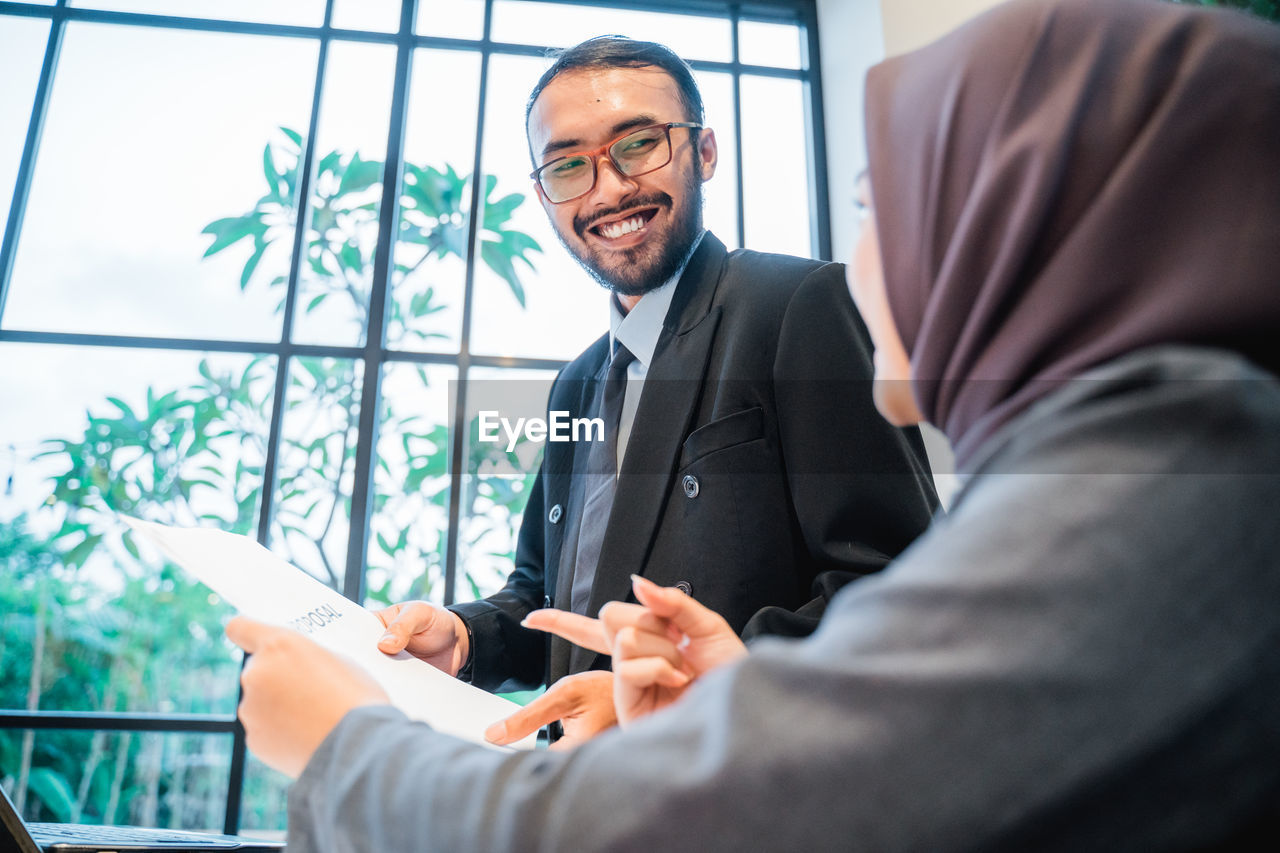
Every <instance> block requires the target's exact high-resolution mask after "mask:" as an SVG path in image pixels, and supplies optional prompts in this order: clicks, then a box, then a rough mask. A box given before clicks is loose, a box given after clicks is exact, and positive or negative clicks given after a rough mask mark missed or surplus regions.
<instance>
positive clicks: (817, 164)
mask: <svg viewBox="0 0 1280 853" xmlns="http://www.w3.org/2000/svg"><path fill="white" fill-rule="evenodd" d="M801 14H802V15H803V16H804V17H803V19H802V22H801V27H802V29H803V32H804V37H805V45H806V47H807V48H808V49H807V50H806V51H805V54H804V72H805V74H804V92H805V94H806V95H807V96H808V97H806V98H805V100H804V132H805V141H806V142H807V143H808V146H809V158H808V164H809V186H810V188H811V189H812V192H811V193H810V195H809V245H810V251H812V252H813V253H814V257H816V258H820V259H822V260H824V261H829V260H831V208H830V207H829V204H830V195H831V193H830V189H829V187H827V174H828V173H827V131H826V122H825V120H824V117H823V111H822V74H821V73H820V72H819V69H820V68H821V64H820V57H819V53H818V11H817V8H816V7H814V6H812V5H807V6H805V7H804V9H803V10H801Z"/></svg>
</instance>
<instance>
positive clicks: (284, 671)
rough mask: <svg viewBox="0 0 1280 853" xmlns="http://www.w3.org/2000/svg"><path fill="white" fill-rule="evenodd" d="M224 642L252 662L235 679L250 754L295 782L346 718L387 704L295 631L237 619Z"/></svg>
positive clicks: (344, 664) (349, 667)
mask: <svg viewBox="0 0 1280 853" xmlns="http://www.w3.org/2000/svg"><path fill="white" fill-rule="evenodd" d="M227 638H228V639H230V640H231V642H233V643H235V644H236V645H237V646H239V647H240V648H242V649H244V650H245V651H246V652H248V653H249V654H250V655H251V657H250V658H249V659H248V661H247V662H246V663H245V667H244V670H243V672H241V674H240V684H241V685H242V686H243V688H244V693H243V696H242V697H241V699H240V721H241V722H242V723H243V724H244V731H245V738H246V742H247V743H248V746H249V749H250V750H252V751H253V753H254V754H255V755H257V756H258V757H259V758H260V759H262V761H263V762H264V763H266V764H267V765H268V766H270V767H274V768H275V769H277V770H279V771H281V772H282V773H286V774H288V775H289V776H292V777H293V778H295V779H296V778H297V777H298V775H299V774H301V773H302V770H303V768H304V767H306V766H307V762H308V761H310V760H311V755H312V754H313V753H314V752H315V751H316V749H317V748H318V747H319V746H320V744H321V742H322V741H324V739H325V738H326V737H328V735H329V732H331V731H333V728H334V726H336V725H338V722H339V721H340V720H341V719H342V718H343V717H344V716H346V714H347V712H348V711H350V710H351V709H352V708H357V707H360V706H362V705H385V704H387V703H388V702H389V701H390V699H389V697H388V696H387V694H386V691H384V690H383V689H382V688H381V687H380V686H378V684H377V682H375V681H374V680H373V679H372V678H370V677H369V674H368V673H366V672H365V671H364V670H363V669H361V668H360V667H358V666H356V665H355V664H354V663H353V662H351V661H349V660H347V659H346V658H343V657H340V656H338V655H335V654H333V653H332V652H330V651H327V650H325V649H323V648H321V647H320V646H318V645H317V644H316V643H315V642H314V641H312V640H310V639H308V638H306V637H304V636H303V635H302V634H299V633H298V632H297V631H293V630H290V629H288V628H279V627H276V626H274V625H267V624H266V623H263V622H255V621H254V620H252V619H247V618H245V617H244V616H237V617H235V618H234V619H232V620H231V621H230V622H228V623H227Z"/></svg>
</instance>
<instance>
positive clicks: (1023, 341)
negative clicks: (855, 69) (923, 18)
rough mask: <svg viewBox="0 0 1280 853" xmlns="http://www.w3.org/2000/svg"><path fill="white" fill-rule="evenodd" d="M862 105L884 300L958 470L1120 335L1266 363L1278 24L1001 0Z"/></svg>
mask: <svg viewBox="0 0 1280 853" xmlns="http://www.w3.org/2000/svg"><path fill="white" fill-rule="evenodd" d="M866 113H867V115H866V126H867V146H868V154H869V158H870V177H871V186H872V195H873V199H874V203H875V208H876V220H877V224H878V231H879V235H880V245H881V254H882V257H883V259H884V267H885V284H886V287H887V290H888V297H889V305H890V309H891V311H892V313H893V316H894V319H895V321H896V323H897V325H898V328H899V331H900V332H901V334H902V338H903V342H904V343H905V344H906V348H907V351H908V353H909V354H910V356H911V363H912V375H913V390H914V393H915V395H916V399H917V402H918V403H919V405H920V409H921V411H922V412H923V413H924V414H925V416H926V418H927V419H928V420H929V421H930V422H932V423H934V424H935V425H937V426H938V427H940V428H941V429H942V430H943V431H944V432H945V433H946V434H947V436H948V437H949V438H950V440H951V443H952V445H953V446H954V447H955V450H956V458H957V464H958V467H960V469H961V470H965V468H966V462H967V461H968V460H969V459H971V458H972V457H973V455H974V451H975V450H977V448H978V447H979V446H980V445H981V444H982V443H983V441H985V439H987V438H989V437H990V436H991V434H992V433H993V432H995V431H996V430H997V429H999V428H1000V427H1001V426H1002V425H1004V424H1005V423H1007V422H1008V421H1009V420H1010V419H1011V418H1013V417H1014V416H1015V415H1017V414H1018V413H1019V412H1021V411H1023V410H1024V409H1025V408H1026V407H1027V406H1029V405H1031V404H1032V403H1033V402H1035V400H1036V399H1038V398H1040V397H1041V396H1043V395H1044V394H1046V393H1049V392H1050V391H1051V390H1053V388H1054V387H1056V386H1057V385H1060V384H1061V383H1062V382H1064V381H1067V380H1069V379H1071V378H1073V377H1075V376H1078V375H1080V374H1081V373H1082V372H1084V371H1087V370H1088V369H1090V368H1091V367H1094V366H1097V365H1099V364H1102V363H1104V362H1106V361H1109V360H1111V359H1113V358H1116V357H1118V356H1120V355H1122V354H1124V353H1127V352H1130V351H1132V350H1135V349H1139V348H1142V347H1145V346H1151V345H1156V344H1162V343H1182V344H1191V345H1204V346H1212V347H1219V348H1224V349H1231V350H1235V351H1238V352H1240V353H1243V354H1244V355H1245V356H1247V357H1248V358H1250V359H1252V360H1253V361H1254V362H1256V363H1257V364H1259V365H1260V366H1262V367H1263V368H1265V369H1267V370H1269V371H1271V372H1272V373H1280V27H1277V26H1276V25H1274V24H1272V23H1269V22H1265V21H1262V20H1259V19H1254V18H1252V17H1250V16H1248V15H1245V14H1243V13H1239V12H1234V11H1225V10H1211V9H1204V8H1197V7H1191V6H1182V5H1175V4H1172V3H1168V2H1163V0H1015V2H1011V3H1007V4H1005V5H1002V6H999V7H997V8H995V9H993V10H991V11H989V12H987V13H986V14H984V15H982V16H980V17H978V18H975V19H974V20H973V21H971V22H970V23H968V24H966V25H965V26H963V27H961V28H960V29H958V30H956V31H955V32H953V33H951V34H950V35H948V36H946V37H944V38H943V39H941V40H939V41H937V42H934V43H933V44H931V45H928V46H926V47H924V48H921V49H920V50H917V51H914V52H912V53H908V54H905V55H902V56H899V57H894V58H891V59H889V60H886V61H885V62H883V63H881V64H879V65H877V66H875V67H874V68H872V69H871V71H870V72H869V73H868V75H867V97H866Z"/></svg>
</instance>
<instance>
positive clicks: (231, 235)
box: [200, 213, 267, 258]
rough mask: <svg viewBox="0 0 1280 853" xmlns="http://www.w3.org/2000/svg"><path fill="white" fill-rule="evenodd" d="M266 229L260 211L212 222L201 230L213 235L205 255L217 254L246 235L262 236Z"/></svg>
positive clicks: (203, 232) (202, 232)
mask: <svg viewBox="0 0 1280 853" xmlns="http://www.w3.org/2000/svg"><path fill="white" fill-rule="evenodd" d="M266 230H267V228H266V225H264V224H263V223H262V219H261V214H258V213H250V214H247V215H245V216H233V217H229V218H227V219H218V220H215V221H213V222H210V223H209V224H208V225H206V226H205V227H204V229H203V230H202V231H201V232H200V233H201V234H209V235H212V236H213V242H212V243H211V244H210V245H209V248H207V249H205V250H204V257H206V258H207V257H209V256H211V255H215V254H217V253H218V252H221V251H222V250H223V249H225V248H227V247H228V246H230V245H232V244H234V243H238V242H239V241H241V240H243V239H244V238H245V237H250V236H259V237H260V236H261V235H263V234H265V233H266Z"/></svg>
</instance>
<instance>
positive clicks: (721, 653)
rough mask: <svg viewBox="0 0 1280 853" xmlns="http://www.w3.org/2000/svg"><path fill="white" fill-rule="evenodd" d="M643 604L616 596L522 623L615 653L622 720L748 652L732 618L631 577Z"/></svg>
mask: <svg viewBox="0 0 1280 853" xmlns="http://www.w3.org/2000/svg"><path fill="white" fill-rule="evenodd" d="M632 587H633V589H634V590H635V593H636V598H637V599H638V600H639V601H640V604H624V603H622V602H617V601H611V602H609V603H608V604H606V605H605V606H604V607H603V608H601V610H600V618H599V619H590V618H588V617H586V616H582V615H579V614H576V613H568V612H566V611H563V610H535V611H533V612H532V613H530V614H529V615H528V617H526V619H525V621H524V625H525V627H528V628H537V629H539V630H542V631H550V632H552V633H554V634H558V635H559V636H561V637H564V638H565V639H566V640H568V641H569V642H571V643H575V644H577V645H579V646H582V647H584V648H588V649H591V650H592V651H597V652H602V653H604V654H608V655H612V656H613V673H614V679H613V699H614V707H615V710H616V711H617V715H618V721H619V722H620V723H621V724H622V725H624V726H625V725H627V724H628V723H630V722H631V721H632V720H634V719H636V718H638V717H642V716H644V715H645V714H649V713H652V712H653V711H656V710H658V709H659V708H665V707H666V706H667V705H670V704H671V703H672V702H674V701H676V699H678V698H680V696H681V695H683V694H684V691H685V690H686V689H687V688H688V686H689V684H691V683H692V682H693V680H694V679H696V678H698V677H699V676H701V675H703V674H704V673H706V672H709V671H710V670H712V669H715V668H716V667H718V666H722V665H724V664H726V663H729V662H731V661H734V660H737V659H738V658H740V657H742V656H744V655H745V654H746V653H747V649H746V646H744V645H743V644H742V641H741V640H740V639H738V635H737V634H735V633H734V632H733V629H732V628H730V627H729V624H728V623H727V622H725V621H724V619H723V618H721V617H720V616H719V614H717V613H715V612H714V611H711V610H708V609H707V608H705V607H703V606H702V605H701V604H699V603H698V602H696V601H694V600H693V599H692V598H690V597H689V596H687V595H685V594H684V593H683V592H681V591H680V590H678V589H675V588H674V587H660V586H658V585H657V584H654V583H653V582H651V581H647V580H645V579H644V578H641V577H638V576H632Z"/></svg>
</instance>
